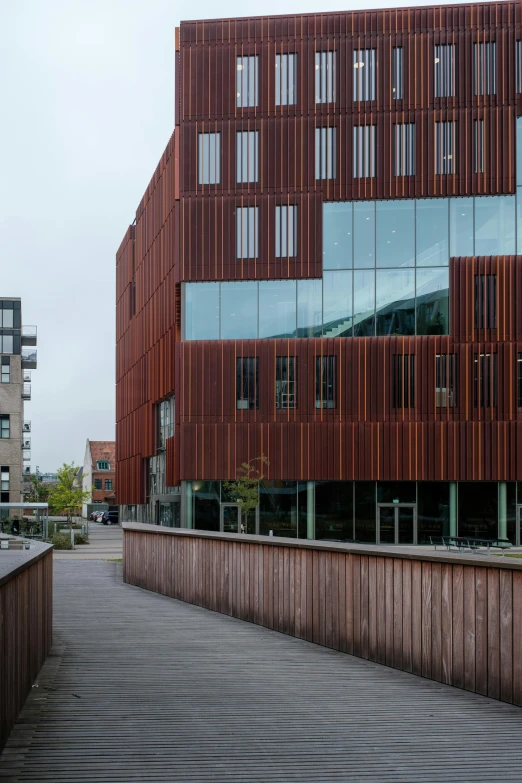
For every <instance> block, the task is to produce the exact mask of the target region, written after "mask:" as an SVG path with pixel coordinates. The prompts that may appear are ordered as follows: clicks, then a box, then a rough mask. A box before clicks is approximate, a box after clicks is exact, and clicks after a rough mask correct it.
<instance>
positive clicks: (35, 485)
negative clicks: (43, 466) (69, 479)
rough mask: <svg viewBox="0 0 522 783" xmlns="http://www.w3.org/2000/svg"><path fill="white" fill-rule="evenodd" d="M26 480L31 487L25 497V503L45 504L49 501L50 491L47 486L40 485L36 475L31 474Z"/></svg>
mask: <svg viewBox="0 0 522 783" xmlns="http://www.w3.org/2000/svg"><path fill="white" fill-rule="evenodd" d="M24 478H26V480H27V478H28V480H29V484H30V485H31V491H30V492H29V493H28V494H27V495H26V502H28V503H47V501H48V499H49V493H50V491H51V489H50V487H48V486H47V484H42V482H41V481H40V478H39V476H38V474H37V473H31V475H30V476H28V477H24Z"/></svg>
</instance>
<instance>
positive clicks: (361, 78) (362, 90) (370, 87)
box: [353, 49, 376, 102]
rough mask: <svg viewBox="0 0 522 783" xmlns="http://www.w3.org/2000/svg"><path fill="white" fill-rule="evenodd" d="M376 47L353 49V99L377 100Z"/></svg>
mask: <svg viewBox="0 0 522 783" xmlns="http://www.w3.org/2000/svg"><path fill="white" fill-rule="evenodd" d="M375 62H376V52H375V49H354V51H353V99H354V101H355V102H357V101H374V100H375Z"/></svg>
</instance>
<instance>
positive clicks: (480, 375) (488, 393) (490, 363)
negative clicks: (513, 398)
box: [473, 353, 498, 408]
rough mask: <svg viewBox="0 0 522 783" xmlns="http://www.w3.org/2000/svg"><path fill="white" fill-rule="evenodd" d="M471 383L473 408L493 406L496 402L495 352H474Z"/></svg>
mask: <svg viewBox="0 0 522 783" xmlns="http://www.w3.org/2000/svg"><path fill="white" fill-rule="evenodd" d="M474 365H475V371H474V384H473V405H474V407H475V408H494V407H496V404H497V385H498V380H497V354H496V353H476V354H475V362H474Z"/></svg>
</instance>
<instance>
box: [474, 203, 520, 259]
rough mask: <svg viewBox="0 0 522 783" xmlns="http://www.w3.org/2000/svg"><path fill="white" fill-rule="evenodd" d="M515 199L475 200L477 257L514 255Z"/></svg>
mask: <svg viewBox="0 0 522 783" xmlns="http://www.w3.org/2000/svg"><path fill="white" fill-rule="evenodd" d="M515 252H516V249H515V197H514V196H480V197H478V198H475V255H477V256H492V255H502V256H509V255H514V254H515Z"/></svg>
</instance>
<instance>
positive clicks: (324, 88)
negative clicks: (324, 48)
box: [315, 52, 335, 103]
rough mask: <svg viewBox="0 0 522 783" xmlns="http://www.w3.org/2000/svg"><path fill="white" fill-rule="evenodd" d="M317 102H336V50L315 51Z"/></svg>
mask: <svg viewBox="0 0 522 783" xmlns="http://www.w3.org/2000/svg"><path fill="white" fill-rule="evenodd" d="M315 102H316V103H335V52H316V53H315Z"/></svg>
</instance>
